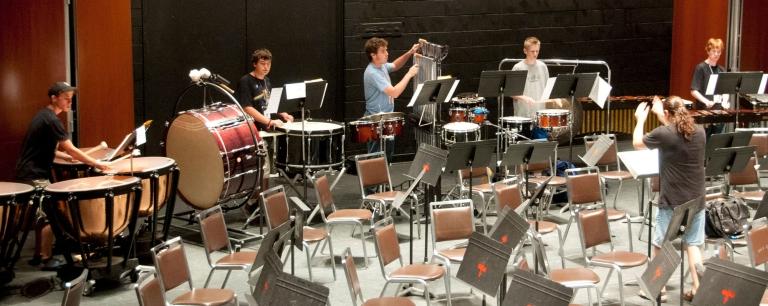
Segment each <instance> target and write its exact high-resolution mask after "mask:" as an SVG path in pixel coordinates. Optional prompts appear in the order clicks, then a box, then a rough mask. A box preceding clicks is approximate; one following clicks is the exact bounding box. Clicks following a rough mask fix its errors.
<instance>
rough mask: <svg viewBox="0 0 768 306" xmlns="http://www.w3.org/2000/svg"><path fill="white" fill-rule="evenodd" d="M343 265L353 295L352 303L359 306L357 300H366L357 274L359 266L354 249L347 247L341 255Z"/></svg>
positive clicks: (350, 292)
mask: <svg viewBox="0 0 768 306" xmlns="http://www.w3.org/2000/svg"><path fill="white" fill-rule="evenodd" d="M341 265H342V266H343V267H344V275H346V276H347V286H348V287H349V294H350V295H351V296H352V305H354V306H357V301H358V299H360V302H365V299H364V298H363V290H362V289H360V278H359V277H358V276H357V266H356V265H355V258H354V257H352V250H350V248H347V249H346V250H344V253H342V255H341Z"/></svg>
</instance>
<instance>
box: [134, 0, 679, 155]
mask: <svg viewBox="0 0 768 306" xmlns="http://www.w3.org/2000/svg"><path fill="white" fill-rule="evenodd" d="M134 12H135V15H138V16H136V17H135V18H134V21H135V22H134V27H135V30H136V31H135V32H136V34H135V35H134V36H135V42H136V44H137V46H136V48H135V52H134V60H135V61H136V66H137V67H136V68H137V69H136V71H137V72H136V75H137V83H136V89H135V90H136V93H137V94H136V97H137V98H136V99H137V105H136V109H137V111H136V114H137V117H139V116H142V115H143V116H144V117H143V118H137V122H138V121H142V120H143V119H145V118H146V119H157V120H161V121H162V120H165V119H166V118H167V116H169V115H170V112H171V108H172V104H173V102H174V101H175V99H176V96H177V95H178V94H179V92H180V90H181V89H182V88H184V87H185V86H186V85H187V83H188V78H187V76H186V75H187V72H188V71H189V69H192V68H199V67H203V66H205V67H208V68H209V69H211V70H213V71H215V72H218V73H220V74H222V75H224V76H225V77H228V78H230V80H232V81H235V80H237V79H238V78H239V77H240V76H241V75H243V74H244V73H246V72H247V71H248V55H249V53H250V51H251V50H253V49H254V48H256V47H260V46H264V47H268V48H270V49H271V50H272V51H273V53H274V55H275V60H274V63H273V70H272V72H271V73H270V77H271V78H272V80H273V84H276V85H281V84H283V83H285V82H292V81H300V80H304V79H307V78H316V77H322V78H324V79H326V80H328V81H329V90H328V96H327V97H326V101H327V103H326V104H327V105H326V106H324V108H323V110H321V111H319V112H315V113H314V114H313V115H314V116H313V117H316V118H327V119H334V120H339V121H350V120H354V119H357V118H359V117H360V116H362V114H363V110H364V101H363V90H362V86H361V83H362V73H363V69H364V68H365V65H367V59H366V56H365V54H364V53H363V50H362V49H363V43H364V41H365V40H364V39H363V38H362V34H363V29H364V27H363V26H361V24H363V23H371V22H391V21H395V22H402V23H403V28H402V29H401V31H400V33H401V35H400V36H398V37H387V39H388V40H389V42H390V48H389V50H390V59H392V60H393V59H394V58H396V57H397V56H399V55H400V54H402V52H403V51H405V50H406V49H407V48H408V47H410V46H411V44H413V43H414V42H416V41H417V39H418V38H425V39H427V40H429V41H432V42H435V43H439V44H447V45H449V46H450V49H449V52H448V57H447V58H446V59H445V61H444V65H443V74H450V75H453V76H455V77H457V78H459V79H461V83H460V85H459V89H458V92H464V91H476V88H477V81H478V78H479V75H480V71H482V70H488V69H496V68H497V66H498V63H499V61H500V60H501V59H502V58H522V57H524V55H523V53H522V48H523V47H522V43H523V40H524V39H525V37H527V36H537V37H539V39H541V40H542V43H543V44H542V51H541V54H540V56H539V57H540V58H544V59H546V58H567V59H600V60H605V61H607V62H608V63H609V64H610V66H611V69H612V73H613V75H612V85H613V87H614V90H613V92H612V94H613V95H650V94H666V93H667V91H668V83H669V82H668V78H669V63H670V59H669V54H670V45H671V33H672V1H671V0H661V1H658V0H657V1H650V0H637V1H633V0H612V1H606V0H549V1H545V0H527V1H526V0H524V1H510V0H404V1H382V0H378V1H371V0H344V1H343V2H342V1H341V0H336V1H328V0H321V1H301V0H282V1H268V0H254V1H247V0H225V1H206V0H185V1H181V0H176V1H173V0H151V1H150V0H143V1H139V0H135V1H134ZM137 52H140V54H137ZM509 67H511V66H509ZM403 70H405V69H403ZM403 73H404V71H400V72H398V73H395V74H394V75H392V80H393V82H397V81H399V80H400V78H401V77H402V75H403ZM410 95H411V92H410V89H408V90H407V91H406V93H405V94H403V95H402V96H401V99H399V101H398V104H397V106H396V110H397V111H406V109H405V106H404V105H405V103H406V102H405V100H407V99H409V98H410ZM492 109H493V108H492ZM153 135H154V136H155V137H158V138H159V137H160V136H161V129H159V128H154V129H153V131H151V135H150V137H152V136H153ZM150 140H151V139H150ZM362 151H364V148H363V146H361V145H348V146H347V156H350V155H353V154H356V153H360V152H362ZM414 151H415V142H414V141H413V140H412V136H410V135H406V136H405V137H403V138H401V139H400V140H398V143H397V147H396V153H400V154H402V153H412V152H414Z"/></svg>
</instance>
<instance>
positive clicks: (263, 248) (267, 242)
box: [251, 222, 291, 271]
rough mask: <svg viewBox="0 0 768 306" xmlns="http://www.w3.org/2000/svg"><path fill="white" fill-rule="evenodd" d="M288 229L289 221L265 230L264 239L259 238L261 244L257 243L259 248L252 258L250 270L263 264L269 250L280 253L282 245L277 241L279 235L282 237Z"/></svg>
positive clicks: (289, 227) (289, 226)
mask: <svg viewBox="0 0 768 306" xmlns="http://www.w3.org/2000/svg"><path fill="white" fill-rule="evenodd" d="M290 229H291V223H290V222H284V223H283V224H280V226H278V227H276V228H273V229H272V230H270V231H269V232H267V234H266V235H264V239H262V240H261V244H260V245H259V250H258V251H257V252H256V258H255V259H254V260H253V265H252V266H251V271H253V270H256V269H258V268H259V267H261V266H263V265H264V262H265V261H266V257H267V255H268V254H269V253H270V252H272V253H275V254H280V253H282V250H283V245H282V244H278V243H277V242H278V240H279V239H280V237H282V236H283V235H284V234H285V233H287V232H288V231H289V230H290ZM276 246H277V247H276ZM278 257H279V256H278Z"/></svg>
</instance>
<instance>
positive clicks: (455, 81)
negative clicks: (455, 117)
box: [443, 80, 459, 103]
mask: <svg viewBox="0 0 768 306" xmlns="http://www.w3.org/2000/svg"><path fill="white" fill-rule="evenodd" d="M458 86H459V80H454V81H453V85H451V90H450V91H448V95H447V96H445V101H443V103H448V101H451V97H453V93H454V92H455V91H456V87H458Z"/></svg>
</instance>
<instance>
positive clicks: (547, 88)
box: [541, 77, 557, 101]
mask: <svg viewBox="0 0 768 306" xmlns="http://www.w3.org/2000/svg"><path fill="white" fill-rule="evenodd" d="M555 80H557V77H551V78H549V79H547V84H545V85H544V92H543V93H542V94H541V101H545V100H549V96H550V95H552V89H553V88H555Z"/></svg>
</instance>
